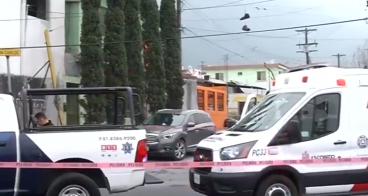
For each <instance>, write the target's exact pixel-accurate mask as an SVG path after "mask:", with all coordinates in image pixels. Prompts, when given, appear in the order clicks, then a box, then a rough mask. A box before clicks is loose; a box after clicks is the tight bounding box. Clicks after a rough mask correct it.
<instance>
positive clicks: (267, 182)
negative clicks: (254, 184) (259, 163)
mask: <svg viewBox="0 0 368 196" xmlns="http://www.w3.org/2000/svg"><path fill="white" fill-rule="evenodd" d="M271 191H273V192H274V194H275V193H277V192H278V191H280V192H286V193H287V194H285V195H291V196H299V193H298V189H297V188H296V186H295V184H294V183H293V181H291V180H290V179H289V178H288V177H286V176H283V175H278V174H275V175H270V176H268V177H266V178H265V179H263V180H262V181H261V182H260V184H259V186H258V188H257V190H256V194H255V196H265V195H269V193H267V192H271ZM274 194H272V195H274ZM282 195H284V194H282Z"/></svg>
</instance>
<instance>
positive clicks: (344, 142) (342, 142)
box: [334, 140, 346, 145]
mask: <svg viewBox="0 0 368 196" xmlns="http://www.w3.org/2000/svg"><path fill="white" fill-rule="evenodd" d="M334 144H335V145H341V144H346V141H341V140H339V141H336V142H334Z"/></svg>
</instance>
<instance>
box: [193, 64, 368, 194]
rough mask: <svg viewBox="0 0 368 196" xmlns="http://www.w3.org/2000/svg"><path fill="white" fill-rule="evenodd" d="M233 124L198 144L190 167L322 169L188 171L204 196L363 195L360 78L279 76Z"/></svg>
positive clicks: (365, 81)
mask: <svg viewBox="0 0 368 196" xmlns="http://www.w3.org/2000/svg"><path fill="white" fill-rule="evenodd" d="M272 86H273V87H272V90H271V92H270V93H269V94H268V95H267V96H266V97H265V98H264V99H263V100H262V102H261V103H260V104H258V105H257V106H256V107H255V108H253V109H252V110H251V111H250V112H249V113H248V114H246V115H245V117H244V118H242V119H241V120H240V121H239V122H237V124H235V125H234V126H233V127H231V128H229V129H227V130H226V131H221V132H218V133H216V134H215V135H213V136H211V137H209V138H207V139H204V140H202V141H201V142H200V143H199V144H198V147H197V150H196V152H195V153H194V161H215V162H216V161H267V160H271V161H272V160H312V159H326V158H327V159H329V160H331V158H332V159H334V160H337V161H326V162H325V163H323V164H293V163H292V162H289V163H290V164H285V165H247V166H236V167H226V166H224V167H212V168H191V169H190V173H189V178H190V185H191V187H192V189H193V190H195V191H197V192H199V193H202V194H205V195H208V196H276V195H277V196H279V195H281V196H305V195H316V196H317V195H318V196H325V195H331V196H336V195H366V194H368V170H367V162H346V161H345V162H339V161H338V159H344V160H350V159H351V158H356V157H367V156H368V139H367V137H368V132H367V127H368V120H367V116H368V70H367V69H340V68H333V67H322V68H321V67H319V68H313V67H311V68H308V69H305V70H299V71H295V72H290V73H286V74H281V75H279V76H278V77H277V78H276V80H275V81H273V83H272Z"/></svg>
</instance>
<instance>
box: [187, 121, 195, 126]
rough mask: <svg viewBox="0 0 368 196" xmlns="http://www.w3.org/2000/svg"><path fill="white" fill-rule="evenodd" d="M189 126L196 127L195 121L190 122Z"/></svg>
mask: <svg viewBox="0 0 368 196" xmlns="http://www.w3.org/2000/svg"><path fill="white" fill-rule="evenodd" d="M187 127H195V123H194V122H188V123H187Z"/></svg>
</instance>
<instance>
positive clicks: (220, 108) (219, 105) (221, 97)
mask: <svg viewBox="0 0 368 196" xmlns="http://www.w3.org/2000/svg"><path fill="white" fill-rule="evenodd" d="M224 103H225V100H224V94H223V93H217V110H218V111H224Z"/></svg>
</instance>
